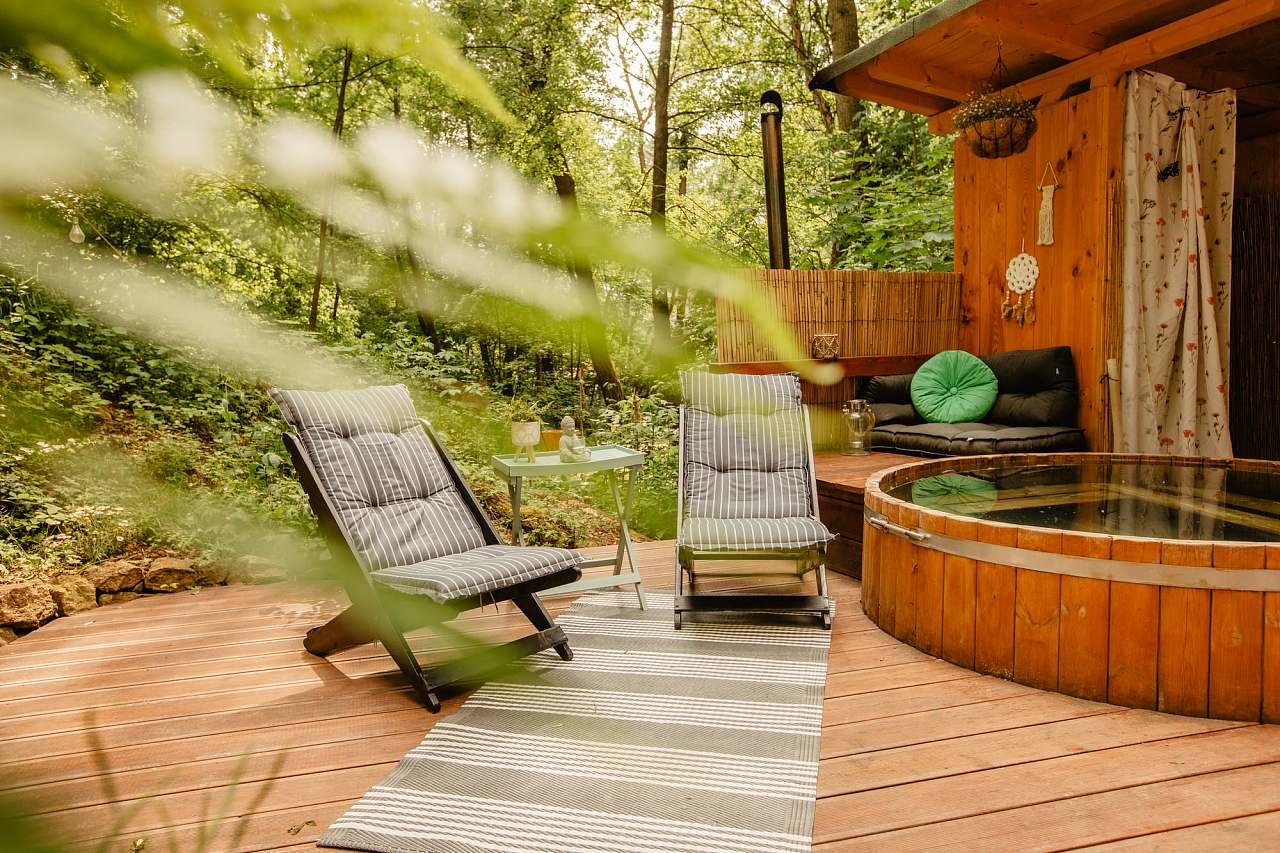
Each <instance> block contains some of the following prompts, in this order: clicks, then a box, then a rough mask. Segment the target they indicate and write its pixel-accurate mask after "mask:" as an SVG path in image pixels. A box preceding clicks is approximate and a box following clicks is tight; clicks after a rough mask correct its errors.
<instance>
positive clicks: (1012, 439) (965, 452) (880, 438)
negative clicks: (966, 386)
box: [868, 423, 1086, 456]
mask: <svg viewBox="0 0 1280 853" xmlns="http://www.w3.org/2000/svg"><path fill="white" fill-rule="evenodd" d="M868 441H869V446H870V447H871V449H873V450H891V451H896V452H900V453H913V454H918V455H923V456H978V455H982V454H987V453H1056V452H1065V451H1070V450H1084V449H1085V448H1086V445H1085V439H1084V430H1082V429H1080V428H1078V427H1060V426H1039V427H1019V426H1004V425H1003V424H976V423H971V424H929V423H917V424H888V425H886V426H883V427H877V428H876V429H874V430H872V432H871V435H870V437H869V439H868Z"/></svg>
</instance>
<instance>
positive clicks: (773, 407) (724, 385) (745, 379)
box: [680, 370, 800, 415]
mask: <svg viewBox="0 0 1280 853" xmlns="http://www.w3.org/2000/svg"><path fill="white" fill-rule="evenodd" d="M680 392H681V394H682V395H683V397H684V402H685V405H687V406H688V407H689V408H690V409H697V410H699V411H702V412H707V413H708V414H712V415H730V414H754V415H771V414H773V413H774V412H779V411H790V410H798V409H799V408H800V377H799V376H797V375H796V374H794V373H771V374H767V375H764V376H744V375H740V374H736V373H711V372H709V371H706V370H682V371H680Z"/></svg>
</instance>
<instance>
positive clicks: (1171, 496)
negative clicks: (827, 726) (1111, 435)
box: [862, 453, 1280, 722]
mask: <svg viewBox="0 0 1280 853" xmlns="http://www.w3.org/2000/svg"><path fill="white" fill-rule="evenodd" d="M865 521H866V526H865V531H864V535H865V543H864V552H863V565H862V607H863V610H864V611H865V612H866V614H867V615H868V616H869V617H870V618H871V619H872V621H874V622H875V623H876V624H877V625H879V626H880V627H881V628H882V629H884V630H885V631H887V632H889V633H890V634H892V635H893V636H895V637H897V638H898V639H900V640H902V641H904V642H906V643H909V644H911V645H913V646H915V647H916V648H919V649H921V650H922V651H925V652H928V653H929V654H932V655H936V656H938V657H942V658H945V659H946V660H949V661H951V662H952V663H955V664H959V665H960V666H965V667H969V668H971V669H974V670H976V671H978V672H982V673H988V674H990V675H996V676H1000V677H1002V678H1011V679H1013V680H1015V681H1019V682H1021V683H1023V684H1028V685H1031V686H1033V687H1039V688H1042V689H1046V690H1056V691H1060V692H1062V693H1068V694H1071V695H1073V696H1080V697H1083V698H1085V699H1093V700H1097V701H1100V702H1111V703H1113V704H1117V705H1126V706H1129V707H1134V708H1151V709H1158V710H1161V711H1168V712H1171V713H1177V714H1190V715H1196V716H1212V717H1221V718H1226V719H1233V720H1263V721H1266V722H1280V464H1276V463H1270V462H1257V461H1246V460H1203V459H1192V458H1181V457H1169V456H1127V455H1117V454H1080V453H1071V454H1036V455H1011V456H976V457H966V458H956V459H944V460H933V461H927V462H918V463H912V464H909V465H903V466H899V467H897V468H891V469H889V470H887V471H883V472H881V473H879V474H877V475H875V476H873V477H871V478H870V479H868V480H867V485H866V496H865Z"/></svg>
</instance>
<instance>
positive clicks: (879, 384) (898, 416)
mask: <svg viewBox="0 0 1280 853" xmlns="http://www.w3.org/2000/svg"><path fill="white" fill-rule="evenodd" d="M914 375H915V374H914V373H899V374H896V375H893V376H873V377H871V378H870V379H868V380H867V384H866V386H865V387H864V388H863V389H862V397H863V399H865V400H866V401H867V402H868V403H870V404H871V411H872V412H874V413H875V416H876V426H888V425H889V424H918V423H920V415H919V414H917V413H916V410H915V407H914V406H913V405H911V377H912V376H914Z"/></svg>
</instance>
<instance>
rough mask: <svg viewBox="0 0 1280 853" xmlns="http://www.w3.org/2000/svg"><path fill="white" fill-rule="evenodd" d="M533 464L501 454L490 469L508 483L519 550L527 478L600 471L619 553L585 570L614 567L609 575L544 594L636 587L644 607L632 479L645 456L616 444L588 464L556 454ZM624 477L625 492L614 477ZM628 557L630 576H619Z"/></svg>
mask: <svg viewBox="0 0 1280 853" xmlns="http://www.w3.org/2000/svg"><path fill="white" fill-rule="evenodd" d="M535 458H536V459H537V461H536V462H529V461H527V460H521V461H519V462H517V461H515V455H514V454H510V453H503V454H500V455H498V456H494V457H493V470H494V471H496V472H497V474H498V476H499V477H501V478H502V479H504V480H506V481H507V490H508V492H510V494H511V538H512V541H513V542H515V544H517V545H523V544H524V527H523V526H522V525H521V522H520V486H521V484H522V482H523V481H524V480H525V479H526V478H529V477H565V476H569V475H571V474H594V473H597V472H604V473H605V474H606V475H607V476H608V478H609V488H610V490H611V491H612V492H613V504H614V507H615V509H616V510H617V513H618V552H617V554H616V555H615V556H614V557H612V558H609V557H602V558H600V559H598V560H586V561H585V562H583V564H582V567H583V568H584V569H589V568H593V567H596V566H608V565H612V566H613V574H612V575H606V576H605V577H600V578H585V579H583V580H580V581H575V582H574V583H571V584H565V585H564V586H558V587H556V588H555V589H548V590H544V591H543V592H542V593H541V594H542V595H560V594H562V593H566V592H582V591H583V590H588V589H603V588H605V587H615V586H626V585H627V584H634V585H635V589H636V598H638V599H640V607H641V608H642V609H643V608H644V607H645V600H644V589H643V587H642V585H641V584H642V581H641V578H640V568H639V566H638V564H637V563H636V555H635V552H634V551H633V550H632V548H631V528H630V527H629V526H628V522H629V520H630V518H631V497H632V491H633V486H634V485H635V480H636V474H637V473H639V471H640V466H642V465H644V454H643V453H641V452H640V451H638V450H632V449H630V448H628V447H621V446H619V445H616V444H602V445H600V446H598V447H593V448H591V458H590V459H589V460H587V461H586V462H561V461H560V451H558V450H551V451H546V452H543V453H539V454H537V456H536V457H535ZM619 472H625V477H626V491H625V493H624V492H623V490H622V489H621V488H620V487H619V484H618V474H619ZM624 554H625V555H626V558H627V564H628V566H629V568H630V571H627V572H623V570H622V558H623V555H624Z"/></svg>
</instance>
